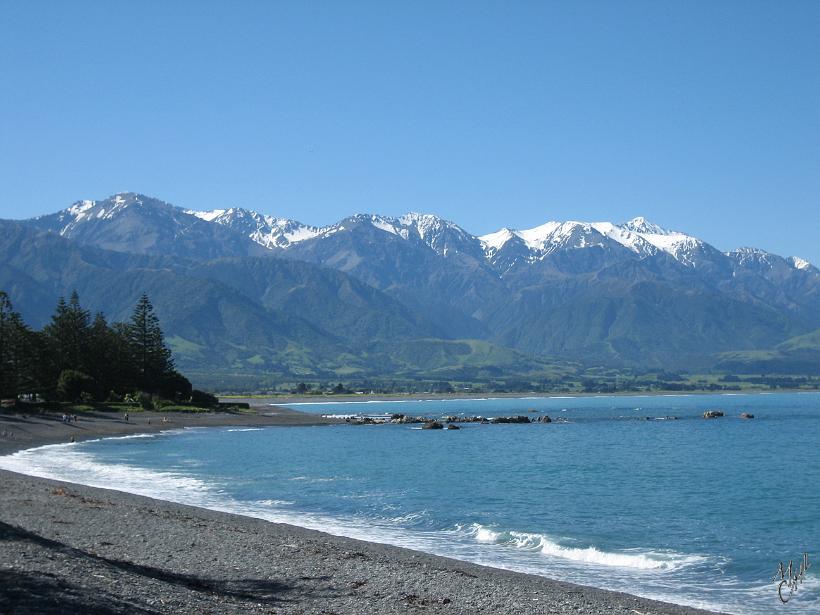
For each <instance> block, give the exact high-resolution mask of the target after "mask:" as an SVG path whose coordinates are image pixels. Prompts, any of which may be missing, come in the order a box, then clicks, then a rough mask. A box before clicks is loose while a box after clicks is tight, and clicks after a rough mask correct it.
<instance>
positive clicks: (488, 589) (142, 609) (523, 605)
mask: <svg viewBox="0 0 820 615" xmlns="http://www.w3.org/2000/svg"><path fill="white" fill-rule="evenodd" d="M253 410H254V411H253V412H244V413H230V412H214V413H196V414H189V413H162V412H138V413H134V414H132V415H131V416H129V419H128V421H126V420H125V418H124V417H123V416H122V415H108V414H104V413H98V414H93V413H91V414H88V415H83V416H80V417H78V420H77V421H76V422H68V423H66V422H63V421H62V420H61V417H60V416H59V415H53V416H49V415H39V416H30V415H25V414H5V413H4V414H0V435H1V434H5V436H2V437H0V454H11V453H13V452H14V451H15V450H20V449H25V448H31V447H35V446H41V445H45V444H55V443H67V442H70V441H71V438H72V437H73V438H74V440H75V441H80V440H82V439H91V438H99V437H115V436H123V435H131V434H137V433H145V432H158V431H163V430H168V429H181V428H190V427H208V426H214V427H216V426H229V425H230V426H275V425H280V426H287V425H322V424H329V423H333V422H334V421H333V420H329V419H323V418H322V417H319V416H316V415H309V414H305V413H301V412H296V411H293V410H290V409H287V408H278V407H272V406H269V405H264V406H258V407H255V408H253ZM163 419H165V420H163ZM149 420H150V423H149ZM11 434H13V435H11ZM0 492H2V494H3V497H2V498H0V612H3V613H66V612H72V613H73V612H76V613H317V614H318V613H325V614H331V613H339V614H341V613H412V612H429V613H450V614H455V613H458V614H461V613H464V614H467V613H470V614H472V613H504V614H507V613H509V614H512V613H516V614H519V613H520V614H525V613H554V614H559V615H561V614H570V613H572V614H577V613H587V614H590V615H591V614H597V613H614V614H624V615H627V614H629V615H634V614H636V613H637V614H638V615H649V614H650V613H651V614H669V615H684V614H686V615H695V614H698V613H701V614H704V613H708V612H707V611H701V610H697V609H693V608H689V607H685V606H679V605H673V604H667V603H663V602H657V601H653V600H648V599H644V598H638V597H635V596H631V595H628V594H623V593H617V592H610V591H605V590H600V589H595V588H591V587H584V586H579V585H573V584H570V583H564V582H560V581H556V580H551V579H547V578H544V577H540V576H533V575H526V574H521V573H515V572H509V571H505V570H499V569H495V568H489V567H484V566H479V565H476V564H471V563H467V562H461V561H457V560H452V559H448V558H443V557H438V556H433V555H428V554H425V553H420V552H416V551H411V550H408V549H402V548H399V547H393V546H389V545H382V544H377V543H369V542H362V541H359V540H354V539H350V538H344V537H339V536H332V535H330V534H325V533H322V532H317V531H313V530H307V529H303V528H299V527H296V526H291V525H285V524H277V523H270V522H268V521H263V520H260V519H254V518H250V517H243V516H239V515H233V514H228V513H223V512H217V511H211V510H207V509H202V508H195V507H190V506H184V505H180V504H174V503H170V502H166V501H162V500H155V499H151V498H146V497H142V496H136V495H132V494H127V493H123V492H119V491H116V490H113V489H98V488H92V487H86V486H82V485H77V484H73V483H64V482H59V481H53V480H49V479H42V478H34V477H30V476H25V475H22V474H16V473H12V472H7V471H0Z"/></svg>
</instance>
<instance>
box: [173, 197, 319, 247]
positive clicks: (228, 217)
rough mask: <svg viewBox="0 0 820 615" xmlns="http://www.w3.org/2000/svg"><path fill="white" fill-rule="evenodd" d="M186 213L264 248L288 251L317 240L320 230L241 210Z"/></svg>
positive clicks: (291, 221)
mask: <svg viewBox="0 0 820 615" xmlns="http://www.w3.org/2000/svg"><path fill="white" fill-rule="evenodd" d="M185 213H186V214H190V215H192V216H196V217H197V218H199V219H200V220H204V221H205V222H211V223H214V224H221V225H222V226H227V227H229V228H232V229H234V230H237V231H239V232H241V233H243V234H244V235H246V236H247V237H248V238H250V239H251V240H252V241H254V242H256V243H258V244H259V245H261V246H263V247H265V248H287V247H288V246H290V245H292V244H294V243H298V242H300V241H304V240H305V239H311V238H313V237H316V236H317V235H319V234H320V233H321V232H322V230H323V229H319V228H316V227H312V226H307V225H305V224H302V223H301V222H297V221H295V220H289V219H287V218H277V217H275V216H265V215H263V214H260V213H258V212H256V211H252V210H250V209H243V208H242V207H230V208H228V209H212V210H210V211H196V210H193V209H189V210H186V211H185Z"/></svg>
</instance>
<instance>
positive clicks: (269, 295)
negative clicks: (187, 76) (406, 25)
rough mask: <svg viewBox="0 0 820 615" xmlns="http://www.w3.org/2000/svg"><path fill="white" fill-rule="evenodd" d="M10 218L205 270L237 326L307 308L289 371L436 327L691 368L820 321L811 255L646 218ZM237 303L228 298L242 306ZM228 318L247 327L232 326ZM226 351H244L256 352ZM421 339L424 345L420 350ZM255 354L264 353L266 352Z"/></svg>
mask: <svg viewBox="0 0 820 615" xmlns="http://www.w3.org/2000/svg"><path fill="white" fill-rule="evenodd" d="M17 224H19V225H21V226H22V227H25V228H29V229H31V230H33V231H35V232H37V233H46V234H54V235H58V236H60V237H61V238H62V239H64V240H66V241H69V242H72V243H73V244H76V245H78V246H90V247H94V248H98V249H103V250H106V252H105V255H104V256H100V258H101V259H103V260H105V261H107V262H114V261H117V260H118V259H119V262H120V265H118V266H120V267H121V268H123V267H124V268H125V269H124V271H127V272H128V273H127V277H129V278H134V279H145V280H148V278H140V277H139V276H136V277H135V274H134V273H133V263H134V262H136V261H133V260H132V259H133V258H137V257H139V258H142V259H143V261H141V262H143V263H144V264H145V267H146V268H147V269H148V270H153V271H157V270H158V269H161V268H167V269H170V270H171V271H172V272H174V273H175V275H178V276H181V277H180V278H179V280H180V281H179V282H178V283H179V284H180V288H182V287H184V288H186V289H188V292H189V293H190V294H191V295H192V296H195V297H198V300H201V301H204V302H209V303H210V304H214V305H215V302H218V292H217V291H216V290H214V289H215V288H216V287H211V286H208V285H211V284H218V285H221V286H219V287H220V288H226V289H231V292H236V293H238V295H236V296H237V297H240V296H241V297H242V298H244V299H243V300H245V301H247V302H248V304H249V306H250V305H253V306H255V307H254V308H253V309H255V310H257V309H258V310H262V312H258V314H259V315H258V316H253V315H251V314H250V313H248V314H245V315H244V316H241V319H245V321H246V322H248V323H250V322H252V321H254V320H255V321H258V322H260V323H261V322H263V321H265V319H266V318H270V316H264V315H263V312H265V311H267V312H268V313H270V314H280V312H281V314H280V315H279V316H276V317H275V321H276V322H277V323H280V325H281V323H286V322H293V323H298V322H301V320H302V319H304V318H307V320H306V321H305V322H306V324H307V326H308V328H306V329H299V327H298V326H296V325H294V326H295V327H296V328H295V329H294V330H295V331H297V330H298V331H302V333H298V332H297V333H296V334H295V335H296V337H295V338H293V339H290V338H288V339H290V341H289V342H288V343H287V344H285V346H288V344H290V346H289V347H290V348H294V349H295V348H297V347H299V348H302V349H304V348H306V346H305V344H308V345H315V346H316V347H317V348H318V350H317V352H318V354H317V356H316V358H315V360H313V359H310V360H308V359H305V358H304V357H306V356H307V355H305V354H304V352H303V351H302V350H300V351H299V352H297V353H296V354H299V353H301V356H302V358H300V359H299V360H298V361H297V360H295V359H292V358H288V356H284V355H282V354H281V353H280V354H277V353H279V350H275V351H273V350H272V351H270V352H272V353H273V354H271V356H274V355H275V356H277V357H279V358H278V359H276V361H279V360H281V361H284V362H285V363H287V362H288V361H295V362H294V363H293V367H294V369H296V370H297V371H298V370H303V369H307V370H308V371H310V370H314V369H318V366H320V365H325V366H327V365H334V364H337V363H338V361H336V362H335V363H334V361H335V359H332V358H330V359H329V358H328V357H329V355H328V353H330V354H332V353H336V355H337V358H338V357H342V356H348V358H347V359H344V360H345V361H348V362H349V363H350V365H355V366H360V367H362V366H364V367H363V368H364V369H365V371H366V370H367V369H370V368H369V367H366V366H365V364H364V363H362V360H363V359H362V357H365V356H368V357H370V358H369V359H367V360H366V361H372V360H375V359H373V357H375V356H377V355H378V356H380V357H382V358H381V359H379V360H380V361H381V362H382V366H383V367H384V368H385V369H387V366H389V365H393V366H396V365H400V364H402V363H396V362H394V361H393V359H390V358H388V357H387V355H389V354H390V353H392V356H394V357H398V356H400V355H401V352H403V351H401V350H400V349H399V348H398V347H399V346H401V345H405V346H404V347H405V348H409V347H414V348H418V349H420V348H422V346H424V344H428V345H429V342H425V343H424V344H422V345H419V344H416V345H415V346H406V344H409V343H410V342H411V340H414V339H425V340H431V339H437V340H441V341H442V343H444V342H445V341H447V340H449V342H448V343H450V346H448V347H449V348H456V347H458V346H452V341H453V340H458V339H473V340H483V342H485V343H490V344H496V345H498V346H499V347H505V348H509V349H511V350H513V351H515V352H517V353H521V355H522V356H528V357H532V358H536V359H539V358H541V359H543V358H547V359H549V360H552V359H554V358H556V357H559V358H560V359H562V360H567V361H576V362H578V361H580V362H583V363H586V364H600V365H610V366H624V365H626V366H633V367H641V368H643V367H655V368H667V367H668V368H675V369H680V368H683V369H694V368H699V369H700V368H709V366H711V365H714V364H716V361H717V362H720V361H723V360H724V359H725V357H724V358H721V356H722V353H727V352H740V353H749V352H755V351H758V350H765V349H771V348H775V347H777V346H778V344H781V343H783V342H785V341H786V340H788V339H791V338H795V337H798V336H800V335H804V334H807V333H809V332H811V331H814V330H816V329H818V328H820V270H818V269H817V268H816V267H814V266H813V265H812V264H810V263H808V262H807V261H805V260H803V259H800V258H798V257H787V258H784V257H781V256H778V255H776V254H772V253H769V252H766V251H764V250H760V249H757V248H738V249H736V250H732V251H730V252H721V251H720V250H718V249H717V248H715V247H714V246H711V245H710V244H709V243H707V242H705V241H702V240H700V239H698V238H696V237H694V236H691V235H688V234H686V233H684V232H681V231H674V230H669V229H665V228H663V227H661V226H659V225H657V224H653V223H652V222H650V221H649V220H647V219H646V218H642V217H637V218H633V219H631V220H629V221H627V222H624V223H620V224H615V223H611V222H592V223H589V222H579V221H564V222H559V221H553V222H547V223H545V224H542V225H539V226H536V227H533V228H531V229H524V230H513V229H501V230H500V231H497V232H496V233H490V234H488V235H483V236H480V237H479V236H475V235H472V234H470V233H469V232H467V231H466V230H464V229H463V228H462V227H460V226H459V225H458V224H456V223H454V222H451V221H448V220H445V219H443V218H440V217H438V216H435V215H433V214H421V213H412V212H411V213H408V214H405V215H403V216H397V217H391V216H381V215H376V214H355V215H352V216H348V217H346V218H344V219H343V220H340V221H338V222H336V223H334V224H331V225H327V226H324V227H311V226H308V225H303V224H301V223H299V222H296V221H293V220H288V219H285V218H277V217H275V216H265V215H263V214H260V213H258V212H254V211H252V210H248V209H243V208H238V207H229V208H224V209H217V210H210V211H198V210H195V209H182V208H179V207H176V206H174V205H171V204H169V203H165V202H163V201H160V200H158V199H154V198H151V197H146V196H144V195H140V194H137V193H122V194H118V195H114V196H112V197H109V198H108V199H104V200H101V201H78V202H76V203H74V204H72V205H71V206H70V207H68V208H66V209H63V210H61V211H59V212H57V213H55V214H50V215H47V216H41V217H39V218H35V219H31V220H25V221H19V222H18V223H17ZM116 254H120V256H116ZM86 257H87V255H86ZM72 258H74V259H75V260H76V258H77V257H76V256H75V257H72ZM163 259H164V260H163ZM18 260H19V259H18ZM23 260H25V259H23ZM15 263H17V260H14V259H12V260H10V261H9V262H7V263H5V264H4V265H3V266H2V267H0V283H3V284H12V286H13V285H14V284H16V285H17V287H19V288H24V287H25V289H27V290H26V293H28V295H31V296H33V295H34V294H36V293H37V292H39V291H38V290H37V288H36V286H37V284H38V281H37V280H35V279H33V278H32V277H31V275H30V273H31V272H32V271H39V270H41V269H43V266H42V264H41V263H40V262H39V261H38V260H37V255H33V254H29V261H28V263H29V264H28V266H26V264H25V263H24V262H22V261H21V263H20V264H19V266H18V265H15ZM287 263H291V264H287ZM77 266H79V265H77ZM27 267H28V268H27ZM67 270H68V272H69V273H70V271H71V266H70V265H69V266H68V268H67ZM331 272H333V273H331ZM162 275H163V276H164V275H165V274H162ZM49 276H51V278H50V277H49ZM55 276H56V277H57V278H60V279H62V280H63V282H59V280H57V281H55V280H54V279H52V278H54V277H55ZM41 278H42V280H41V283H46V281H47V280H49V279H50V280H51V281H50V282H48V284H50V285H51V286H50V287H51V288H57V287H58V286H59V284H60V283H63V284H64V282H65V280H66V279H67V278H70V275H68V274H67V273H66V271H58V269H55V268H52V269H49V270H48V271H47V272H43V273H42V276H41ZM195 279H199V280H200V281H201V282H200V283H201V284H203V285H204V286H203V290H202V292H198V291H197V287H196V284H197V282H196V281H195ZM4 280H5V281H4ZM146 283H147V282H146ZM92 287H93V284H92V283H90V282H89V286H88V288H90V289H91V288H92ZM205 287H208V288H211V289H212V290H208V291H207V292H206V291H205V290H204V289H205ZM26 293H23V296H26ZM173 295H174V294H173V292H171V293H168V294H167V296H166V300H167V301H169V302H173V301H174V298H173ZM239 303H240V301H239V299H237V301H236V302H234V304H232V305H233V306H234V307H231V308H230V311H231V313H235V314H239V313H244V312H243V310H242V309H241V308H240V307H239ZM214 305H211V307H210V308H209V309H211V310H212V311H213V310H214V309H216V308H215V306H214ZM217 312H218V310H217ZM217 312H213V313H217ZM192 313H195V312H192ZM196 318H199V316H197V317H196ZM288 319H292V320H290V321H289V320H288ZM293 319H295V320H293ZM178 322H179V323H180V327H182V325H183V324H184V323H183V320H179V321H178ZM271 322H273V321H271ZM206 325H207V323H204V322H200V323H198V324H197V327H199V328H197V327H195V329H196V330H197V331H198V333H196V335H194V336H193V337H192V336H188V337H185V336H180V348H183V349H185V348H188V349H191V348H194V347H195V346H196V345H200V346H201V344H199V341H197V339H199V338H197V336H200V337H201V338H202V340H207V339H216V338H212V337H209V335H210V334H208V333H207V332H206V331H205V330H204V327H206ZM280 325H275V326H274V325H273V324H271V325H270V326H271V327H274V328H275V327H280ZM249 326H250V325H249ZM260 326H261V325H260ZM311 327H312V329H311ZM279 330H280V331H281V332H282V333H284V334H286V333H287V331H286V327H285V329H282V328H281V327H280V329H279ZM314 330H315V331H317V332H318V335H319V337H318V338H317V337H315V336H314V334H313V333H311V331H314ZM225 331H226V333H225V335H229V334H230V335H233V336H234V337H236V338H242V339H246V340H247V339H251V338H252V332H250V331H247V332H241V331H239V330H237V329H236V328H235V327H234V328H230V327H226V328H225ZM300 335H301V336H302V338H303V339H299V337H300ZM285 337H287V335H286V336H285ZM202 340H200V341H202ZM322 340H327V343H325V342H323V341H322ZM331 340H332V343H331ZM220 343H221V342H220ZM232 343H233V342H232ZM374 343H375V344H376V346H377V347H378V350H377V351H372V348H375V347H376V346H373V344H374ZM414 343H415V342H414ZM243 344H245V342H241V343H239V346H243ZM391 344H393V345H394V346H395V347H396V349H395V352H393V351H392V350H389V348H390V345H391ZM250 345H251V346H253V345H254V344H253V343H252V342H251V344H250ZM285 346H282V345H281V344H280V345H279V346H276V344H273V343H271V344H268V346H267V348H274V347H277V348H280V350H281V348H284V347H285ZM425 347H426V346H425ZM226 348H227V347H226ZM248 348H250V346H249V347H248ZM368 348H371V350H370V351H369V350H368ZM472 348H477V347H476V346H473V347H472ZM226 352H227V354H230V355H231V356H236V357H240V356H243V357H245V359H247V358H248V357H256V356H257V355H259V357H261V356H262V354H264V353H265V352H268V351H266V350H264V349H262V350H260V352H261V353H262V354H259V353H255V354H250V355H248V354H247V353H245V354H242V353H244V352H245V351H244V350H240V351H237V352H238V354H237V352H235V351H227V350H226ZM248 352H250V350H248ZM374 352H375V354H374ZM384 352H387V355H386V354H384ZM346 353H347V355H346ZM350 353H352V354H350ZM357 353H358V354H357ZM379 353H381V354H379ZM308 354H310V353H309V352H308ZM425 354H428V356H433V355H429V353H428V352H427V351H426V350H425V351H424V353H422V352H419V355H418V356H423V355H425ZM293 356H296V355H293ZM447 356H453V355H447ZM483 356H486V357H489V356H506V357H508V358H510V357H512V355H503V353H502V354H499V353H493V352H484V354H483ZM516 356H518V355H516ZM259 357H257V359H255V360H256V361H257V362H258V363H259V365H263V364H264V365H268V366H271V365H272V363H271V362H270V360H268V359H264V358H259ZM245 359H241V360H240V359H237V360H239V361H240V362H239V363H237V364H236V365H238V366H240V367H241V366H242V365H244V364H243V363H242V361H245ZM541 359H539V360H541ZM339 360H341V359H339ZM510 360H511V361H512V362H513V363H517V364H521V360H520V359H519V358H516V359H510ZM366 361H365V362H366ZM468 363H470V361H468ZM470 364H472V363H470ZM360 367H356V368H355V369H360ZM419 367H421V366H419ZM237 369H239V367H237ZM322 369H324V368H322Z"/></svg>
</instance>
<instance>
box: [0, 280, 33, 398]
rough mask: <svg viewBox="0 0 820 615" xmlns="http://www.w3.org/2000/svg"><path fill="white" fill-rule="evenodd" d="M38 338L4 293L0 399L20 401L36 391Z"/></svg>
mask: <svg viewBox="0 0 820 615" xmlns="http://www.w3.org/2000/svg"><path fill="white" fill-rule="evenodd" d="M35 337H36V334H35V333H34V332H32V331H31V330H30V329H29V328H28V326H26V324H25V323H24V322H23V319H22V318H21V317H20V314H18V313H17V312H15V311H14V309H13V308H12V305H11V301H10V300H9V298H8V295H6V293H4V292H3V291H0V397H3V398H16V397H17V395H19V394H20V393H22V392H33V391H34V390H35V389H36V380H37V379H36V374H35V351H36V348H37V343H36V342H37V340H36V339H35Z"/></svg>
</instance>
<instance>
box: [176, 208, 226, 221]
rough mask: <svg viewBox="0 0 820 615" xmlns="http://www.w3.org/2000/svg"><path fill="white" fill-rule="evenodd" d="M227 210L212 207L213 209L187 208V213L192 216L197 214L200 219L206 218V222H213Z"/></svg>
mask: <svg viewBox="0 0 820 615" xmlns="http://www.w3.org/2000/svg"><path fill="white" fill-rule="evenodd" d="M226 211H228V210H226V209H212V210H211V211H194V210H193V209H186V210H185V213H186V214H189V215H191V216H196V217H197V218H199V219H200V220H205V222H213V221H214V220H216V219H217V218H219V217H220V216H222V215H223V214H224V213H225V212H226Z"/></svg>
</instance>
